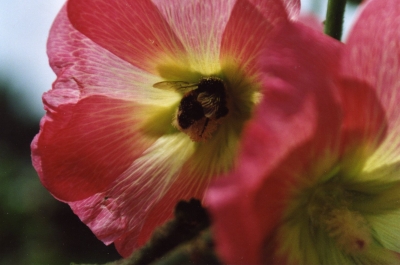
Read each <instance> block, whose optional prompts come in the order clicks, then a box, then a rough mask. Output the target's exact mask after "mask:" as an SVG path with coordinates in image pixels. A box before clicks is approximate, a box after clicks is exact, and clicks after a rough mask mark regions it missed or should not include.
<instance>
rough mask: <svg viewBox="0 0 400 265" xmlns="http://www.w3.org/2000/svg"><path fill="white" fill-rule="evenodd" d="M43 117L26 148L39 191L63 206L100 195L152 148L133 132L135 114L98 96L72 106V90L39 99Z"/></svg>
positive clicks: (128, 105)
mask: <svg viewBox="0 0 400 265" xmlns="http://www.w3.org/2000/svg"><path fill="white" fill-rule="evenodd" d="M43 100H44V103H45V107H46V110H47V114H46V116H45V117H44V118H43V119H42V122H41V130H40V132H39V134H38V135H37V136H36V137H35V139H34V141H33V143H32V156H33V164H34V166H35V168H36V170H37V171H38V173H39V177H40V179H41V181H42V183H43V185H44V186H45V187H46V188H47V189H48V190H49V191H50V192H51V193H52V194H53V195H54V196H55V197H56V198H58V199H60V200H63V201H75V200H81V199H84V198H86V197H88V196H91V195H93V194H95V193H97V192H101V191H103V190H105V189H106V188H107V187H108V185H109V184H110V183H112V182H113V181H114V180H115V179H116V178H117V177H118V176H119V175H120V174H122V172H124V171H125V170H126V169H127V168H128V167H129V165H130V164H131V163H132V162H133V161H134V160H135V159H136V158H137V157H138V156H140V155H141V153H142V152H143V151H144V150H145V149H146V148H147V147H148V146H149V145H150V144H151V143H152V141H150V140H146V138H145V137H144V136H143V134H142V133H140V131H139V128H137V126H135V125H136V124H138V121H140V116H139V115H135V112H137V111H138V110H139V108H138V107H137V106H136V105H135V104H134V103H132V102H130V101H123V100H117V99H112V98H108V97H104V96H91V97H88V98H84V99H80V100H78V99H77V98H76V97H74V90H72V92H71V91H68V90H64V89H57V90H52V91H50V92H48V93H46V94H45V95H44V96H43Z"/></svg>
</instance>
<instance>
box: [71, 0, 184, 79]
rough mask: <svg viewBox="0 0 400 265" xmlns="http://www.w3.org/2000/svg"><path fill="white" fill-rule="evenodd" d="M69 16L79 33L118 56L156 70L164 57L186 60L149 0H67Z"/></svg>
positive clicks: (147, 68) (170, 30) (180, 45)
mask: <svg viewBox="0 0 400 265" xmlns="http://www.w3.org/2000/svg"><path fill="white" fill-rule="evenodd" d="M68 17H69V19H70V21H71V23H72V25H73V26H74V27H75V28H76V29H78V30H79V31H80V32H81V33H83V34H84V35H86V36H87V37H88V38H90V39H91V40H93V41H94V42H95V43H97V44H98V45H100V46H102V47H103V48H105V49H106V50H108V51H110V52H112V53H113V54H115V55H117V56H118V57H120V58H121V59H123V60H125V61H127V62H129V63H131V64H133V65H134V66H136V67H139V68H141V69H144V70H146V71H148V72H151V73H156V66H157V65H158V64H160V63H164V62H165V61H181V62H183V61H184V60H185V58H186V57H185V50H184V48H183V46H182V44H181V42H180V41H179V40H178V38H177V37H176V36H175V34H174V32H173V31H172V29H171V28H170V26H169V25H168V24H167V22H166V21H165V20H164V18H163V17H162V16H161V14H160V12H159V11H158V9H157V8H156V6H155V5H154V4H153V3H152V2H151V1H149V0H136V1H129V0H118V1H116V0H101V1H96V0H85V1H81V0H69V1H68Z"/></svg>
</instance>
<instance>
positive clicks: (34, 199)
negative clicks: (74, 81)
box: [0, 73, 120, 265]
mask: <svg viewBox="0 0 400 265" xmlns="http://www.w3.org/2000/svg"><path fill="white" fill-rule="evenodd" d="M17 91H21V89H16V88H15V87H14V86H13V84H12V83H11V82H10V81H9V80H7V79H6V78H5V77H4V76H2V75H1V73H0V124H1V129H0V264H1V265H3V264H4V265H19V264H21V265H36V264H38V265H44V264H49V265H58V264H60V265H61V264H69V263H70V262H76V263H105V262H107V261H113V260H116V259H118V258H120V256H119V255H118V254H117V252H116V251H115V249H114V246H109V247H106V246H105V245H104V244H103V243H102V242H101V241H99V240H97V239H96V237H95V236H94V235H93V234H92V232H91V231H90V230H89V229H88V228H87V227H86V226H85V225H84V224H83V223H82V222H81V221H80V220H79V219H78V217H77V216H75V215H74V214H73V213H72V211H71V209H70V208H69V206H68V205H66V204H64V203H61V202H59V201H57V200H55V199H54V198H53V197H52V196H51V195H50V194H49V193H48V191H47V190H46V189H45V188H43V186H42V185H41V183H40V181H39V179H38V177H37V174H36V172H35V170H34V169H33V167H32V164H31V159H30V142H31V141H32V139H33V137H34V135H35V134H36V133H37V132H38V131H39V119H34V118H31V117H29V115H24V113H26V112H29V111H30V110H29V109H28V108H27V107H24V106H26V105H27V104H24V102H21V98H23V97H22V96H21V95H20V94H19V92H17Z"/></svg>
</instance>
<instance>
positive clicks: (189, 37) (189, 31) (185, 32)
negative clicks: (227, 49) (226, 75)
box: [154, 0, 235, 75]
mask: <svg viewBox="0 0 400 265" xmlns="http://www.w3.org/2000/svg"><path fill="white" fill-rule="evenodd" d="M154 3H155V5H157V7H158V8H159V10H160V12H161V13H162V14H163V16H164V18H165V20H166V21H167V23H168V24H169V25H170V26H171V28H172V29H173V31H174V33H175V34H176V36H177V37H178V38H179V39H180V40H181V41H182V43H183V46H184V47H185V50H186V51H187V52H188V55H189V58H188V59H189V65H188V66H187V67H188V68H189V67H192V68H193V69H195V70H196V71H199V72H201V73H202V74H203V75H211V74H215V73H216V72H218V71H219V70H220V65H219V52H220V45H221V39H222V34H223V33H224V29H225V26H226V23H227V21H228V19H229V17H230V14H231V10H232V8H233V5H234V4H235V1H234V0H225V1H219V0H194V1H185V4H182V2H181V1H176V0H167V1H166V0H156V1H154Z"/></svg>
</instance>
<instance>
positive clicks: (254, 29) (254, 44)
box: [221, 0, 287, 75]
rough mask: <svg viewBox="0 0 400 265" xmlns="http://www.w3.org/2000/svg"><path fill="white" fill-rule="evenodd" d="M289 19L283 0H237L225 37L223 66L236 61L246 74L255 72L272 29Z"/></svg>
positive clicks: (222, 53)
mask: <svg viewBox="0 0 400 265" xmlns="http://www.w3.org/2000/svg"><path fill="white" fill-rule="evenodd" d="M249 18H251V19H249ZM286 20H287V13H286V11H285V8H284V6H283V4H282V3H281V1H248V0H237V1H236V3H235V6H234V8H233V10H232V14H231V17H230V19H229V22H228V24H227V26H226V29H225V32H224V35H223V37H222V43H221V64H222V66H223V68H224V66H229V65H230V64H232V63H235V64H238V65H239V66H240V67H241V68H242V69H245V71H246V73H247V74H249V75H252V74H254V73H255V72H256V71H257V68H256V65H257V60H258V58H259V55H260V53H261V51H262V49H264V47H265V43H266V41H268V40H269V39H270V31H271V30H272V29H273V27H274V26H276V25H277V24H278V23H279V22H284V21H286Z"/></svg>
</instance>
